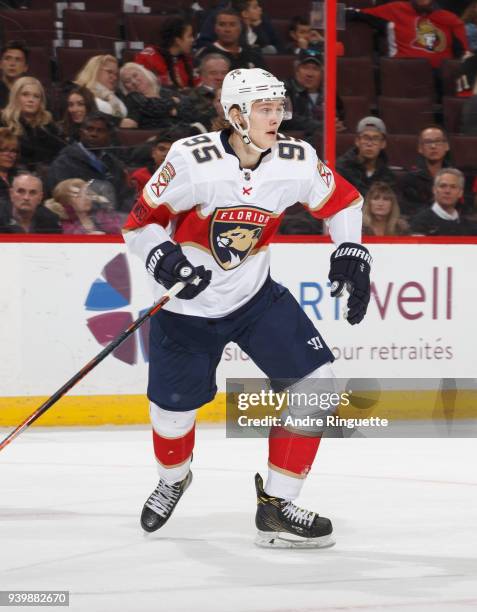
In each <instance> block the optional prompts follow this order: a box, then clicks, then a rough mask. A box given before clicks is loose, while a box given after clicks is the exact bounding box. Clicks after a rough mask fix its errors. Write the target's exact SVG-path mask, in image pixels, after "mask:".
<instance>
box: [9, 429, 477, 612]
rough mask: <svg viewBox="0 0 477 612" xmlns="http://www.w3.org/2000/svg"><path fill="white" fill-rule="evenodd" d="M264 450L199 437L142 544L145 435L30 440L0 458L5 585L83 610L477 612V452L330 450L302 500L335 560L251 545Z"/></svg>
mask: <svg viewBox="0 0 477 612" xmlns="http://www.w3.org/2000/svg"><path fill="white" fill-rule="evenodd" d="M5 433H6V430H3V431H1V432H0V435H1V437H2V438H3V436H4V435H5ZM266 454H267V453H266V441H265V440H231V439H225V435H224V431H223V430H222V429H221V428H201V429H199V431H198V435H197V443H196V450H195V453H194V463H193V472H194V482H193V483H192V485H191V487H190V489H189V490H188V491H187V492H186V493H185V495H184V497H183V499H182V500H181V502H180V503H179V505H178V507H177V509H176V511H175V514H174V516H173V517H172V518H171V520H170V522H169V523H168V524H167V525H166V526H165V527H164V528H163V529H162V530H160V531H159V532H156V533H155V534H152V535H145V534H144V533H143V532H142V530H141V528H140V526H139V522H138V519H139V514H140V510H141V508H142V505H143V503H144V501H145V499H146V498H147V496H148V495H149V494H150V492H151V491H152V489H153V488H154V487H155V485H156V481H157V476H156V471H155V467H154V462H153V458H152V451H151V436H150V433H149V430H148V429H146V428H145V427H144V428H121V427H118V428H111V429H100V428H96V429H63V430H57V429H36V430H29V431H27V432H26V433H24V434H23V435H22V436H21V437H20V438H18V439H17V440H16V441H14V442H13V443H12V444H11V445H10V446H8V447H7V448H6V449H5V450H4V451H2V453H1V454H0V496H1V503H0V589H2V590H12V589H27V590H34V589H38V590H47V589H61V590H69V591H70V592H71V596H70V597H71V599H70V601H71V604H70V609H71V610H75V611H76V610H79V611H85V612H100V611H108V612H109V611H114V612H123V611H124V612H136V611H138V612H148V611H155V612H156V611H157V612H163V611H164V612H176V611H181V612H182V611H184V612H186V611H187V612H246V611H247V612H265V611H266V612H272V611H273V612H275V611H277V612H278V611H279V612H315V611H321V610H386V611H387V612H389V611H392V610H399V611H401V610H402V611H414V610H419V611H421V610H423V611H426V612H427V611H428V610H429V611H432V612H449V611H454V610H466V611H470V610H475V609H477V561H476V557H477V535H476V533H477V531H476V523H477V475H476V465H477V445H476V443H475V440H473V439H465V440H464V439H460V440H456V439H454V440H449V439H423V440H419V439H413V440H406V439H393V440H383V439H373V440H369V439H356V440H355V439H351V440H350V439H348V440H337V439H330V440H326V441H324V442H323V444H322V445H321V448H320V451H319V454H318V458H317V460H316V462H315V466H314V468H313V471H312V474H311V475H310V477H309V478H308V481H307V483H306V486H305V489H304V491H303V494H302V496H301V498H300V500H299V503H300V505H302V506H304V507H309V508H311V509H315V510H317V511H319V512H320V513H321V514H323V515H324V516H328V517H330V518H331V519H332V520H333V523H334V528H335V537H336V540H337V544H336V546H335V547H334V548H332V549H327V550H307V551H299V550H263V549H258V548H256V547H255V546H254V545H253V538H254V535H255V527H254V511H255V503H256V502H255V492H254V485H253V475H254V473H255V471H256V470H259V471H261V472H262V474H264V475H265V474H266ZM20 609H25V608H20ZM29 609H34V610H36V609H40V608H36V607H35V608H29ZM41 609H43V610H45V609H49V608H41ZM61 609H65V608H61Z"/></svg>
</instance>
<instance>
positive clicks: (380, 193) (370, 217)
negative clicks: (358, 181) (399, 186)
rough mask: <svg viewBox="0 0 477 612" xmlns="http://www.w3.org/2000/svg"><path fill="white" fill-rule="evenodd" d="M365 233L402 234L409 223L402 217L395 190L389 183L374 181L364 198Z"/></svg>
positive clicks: (374, 234) (380, 234)
mask: <svg viewBox="0 0 477 612" xmlns="http://www.w3.org/2000/svg"><path fill="white" fill-rule="evenodd" d="M363 234H364V235H368V236H402V235H403V234H409V225H408V223H407V221H406V220H405V219H403V218H402V217H401V211H400V209H399V204H398V199H397V195H396V193H395V191H394V190H393V189H392V188H391V187H390V186H389V185H388V184H387V183H379V182H378V183H373V184H372V185H371V187H370V188H369V191H368V193H367V194H366V197H365V199H364V207H363Z"/></svg>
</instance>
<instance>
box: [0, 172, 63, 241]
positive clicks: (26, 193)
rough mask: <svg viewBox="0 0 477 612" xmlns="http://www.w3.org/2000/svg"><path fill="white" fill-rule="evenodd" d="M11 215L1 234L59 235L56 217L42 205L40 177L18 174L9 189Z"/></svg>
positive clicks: (26, 173)
mask: <svg viewBox="0 0 477 612" xmlns="http://www.w3.org/2000/svg"><path fill="white" fill-rule="evenodd" d="M10 201H11V203H12V213H11V217H10V219H9V220H8V221H7V223H6V224H5V225H4V226H3V227H0V232H1V233H9V234H61V225H60V219H59V217H58V215H55V214H54V213H53V212H51V211H50V210H48V209H47V208H46V207H45V206H44V204H43V184H42V181H41V179H40V177H38V176H36V175H35V174H31V173H28V172H19V173H18V174H17V175H16V176H15V178H14V179H13V181H12V186H11V188H10Z"/></svg>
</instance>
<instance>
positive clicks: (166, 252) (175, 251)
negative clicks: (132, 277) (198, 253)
mask: <svg viewBox="0 0 477 612" xmlns="http://www.w3.org/2000/svg"><path fill="white" fill-rule="evenodd" d="M146 270H147V271H148V272H149V274H151V275H152V276H153V277H154V278H155V279H156V281H157V282H158V283H159V284H161V285H163V286H164V287H165V288H166V289H170V288H171V287H172V286H173V285H175V284H176V283H177V282H179V281H182V282H183V283H187V285H186V286H185V287H184V289H181V291H179V293H178V294H177V297H178V298H181V299H182V300H192V299H193V298H195V297H196V296H197V295H199V293H200V292H201V291H203V290H204V289H205V288H206V287H207V286H208V285H209V283H210V279H211V277H212V272H211V271H210V270H206V269H205V268H204V266H197V267H194V266H193V265H192V264H191V263H190V261H189V260H188V259H187V257H186V256H185V255H184V253H183V252H182V249H181V247H180V245H178V244H174V243H173V242H169V241H167V242H163V243H162V244H160V245H159V246H157V247H154V248H153V249H152V251H151V252H150V253H149V255H148V256H147V259H146Z"/></svg>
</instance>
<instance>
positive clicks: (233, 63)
mask: <svg viewBox="0 0 477 612" xmlns="http://www.w3.org/2000/svg"><path fill="white" fill-rule="evenodd" d="M215 34H216V36H217V40H216V41H215V42H214V43H211V44H209V45H207V46H206V47H203V48H202V49H200V51H199V52H198V53H197V57H198V58H202V57H204V55H207V54H209V53H220V54H222V55H224V56H225V57H226V58H227V59H228V60H229V61H230V69H231V70H235V69H236V68H266V65H265V62H264V60H263V57H262V53H261V51H260V49H257V48H253V47H251V46H250V45H247V44H243V45H242V44H241V42H240V40H241V34H242V22H241V20H240V15H239V14H238V13H237V12H236V11H233V10H232V9H222V10H220V11H218V13H217V14H216V16H215Z"/></svg>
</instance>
